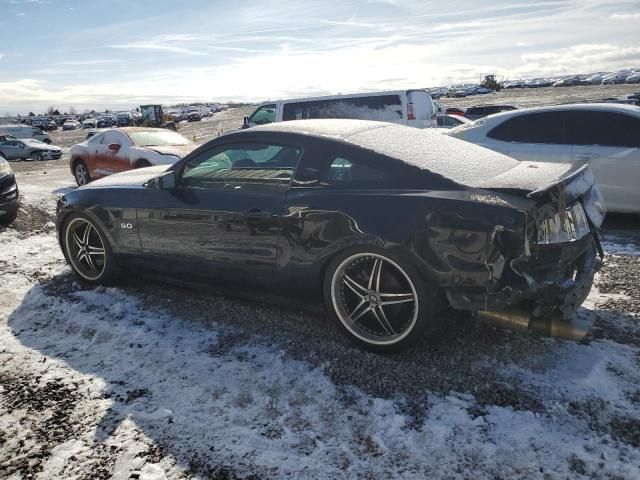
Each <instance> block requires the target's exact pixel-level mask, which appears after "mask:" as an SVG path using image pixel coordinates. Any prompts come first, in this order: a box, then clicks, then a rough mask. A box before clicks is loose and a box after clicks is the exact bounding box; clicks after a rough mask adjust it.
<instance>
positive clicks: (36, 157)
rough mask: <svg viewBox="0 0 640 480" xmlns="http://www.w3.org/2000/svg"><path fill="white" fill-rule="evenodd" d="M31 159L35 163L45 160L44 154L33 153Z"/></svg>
mask: <svg viewBox="0 0 640 480" xmlns="http://www.w3.org/2000/svg"><path fill="white" fill-rule="evenodd" d="M30 158H31V160H33V161H34V162H40V161H42V160H44V158H43V156H42V152H31V155H30Z"/></svg>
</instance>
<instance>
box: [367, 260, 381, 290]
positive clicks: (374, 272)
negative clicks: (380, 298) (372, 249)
mask: <svg viewBox="0 0 640 480" xmlns="http://www.w3.org/2000/svg"><path fill="white" fill-rule="evenodd" d="M381 272H382V259H381V258H376V259H375V260H374V261H373V268H372V269H371V275H369V290H372V289H373V282H374V279H375V282H376V285H375V287H376V288H375V289H376V290H380V273H381Z"/></svg>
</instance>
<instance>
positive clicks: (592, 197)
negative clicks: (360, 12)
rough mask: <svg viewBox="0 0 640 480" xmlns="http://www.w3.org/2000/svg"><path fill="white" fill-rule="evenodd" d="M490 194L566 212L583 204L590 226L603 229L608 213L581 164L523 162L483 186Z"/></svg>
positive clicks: (593, 180) (598, 192) (586, 166)
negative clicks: (523, 198) (521, 198)
mask: <svg viewBox="0 0 640 480" xmlns="http://www.w3.org/2000/svg"><path fill="white" fill-rule="evenodd" d="M481 187H482V188H484V189H487V190H493V191H499V192H508V193H512V194H516V195H520V196H526V197H527V198H530V199H532V200H534V201H535V202H536V203H537V204H538V205H545V206H547V207H548V206H554V207H555V209H556V210H557V211H563V210H564V209H565V208H566V207H567V206H568V205H571V204H572V203H574V202H576V201H578V200H580V201H581V202H582V204H583V207H584V209H585V212H586V214H587V216H588V217H589V220H590V221H591V223H592V224H593V225H594V226H596V227H600V225H602V222H603V220H604V217H605V215H606V213H607V210H606V208H605V205H604V201H603V200H602V196H601V194H600V191H599V190H598V186H597V185H596V183H595V178H594V176H593V173H592V172H591V169H590V168H589V166H588V165H586V164H581V163H571V164H570V163H543V162H520V163H519V164H518V165H517V166H515V167H514V168H512V169H510V170H507V171H506V172H503V173H501V174H500V175H497V176H496V177H493V178H490V179H488V180H485V181H484V182H482V185H481Z"/></svg>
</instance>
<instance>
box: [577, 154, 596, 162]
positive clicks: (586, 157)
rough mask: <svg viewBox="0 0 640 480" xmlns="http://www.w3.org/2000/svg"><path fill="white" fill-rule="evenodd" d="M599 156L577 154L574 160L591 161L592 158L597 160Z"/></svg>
mask: <svg viewBox="0 0 640 480" xmlns="http://www.w3.org/2000/svg"><path fill="white" fill-rule="evenodd" d="M599 157H600V155H598V154H597V153H578V154H577V155H576V158H577V159H578V160H587V161H588V160H593V159H594V158H599Z"/></svg>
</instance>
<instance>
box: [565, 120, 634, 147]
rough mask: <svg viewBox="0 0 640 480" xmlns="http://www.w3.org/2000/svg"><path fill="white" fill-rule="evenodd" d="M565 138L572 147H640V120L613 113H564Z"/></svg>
mask: <svg viewBox="0 0 640 480" xmlns="http://www.w3.org/2000/svg"><path fill="white" fill-rule="evenodd" d="M565 114H566V118H567V120H566V137H567V141H568V143H571V144H573V145H601V146H606V147H622V148H634V147H635V148H638V147H640V118H637V117H634V116H631V115H625V114H623V113H615V112H600V111H569V112H566V113H565Z"/></svg>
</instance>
